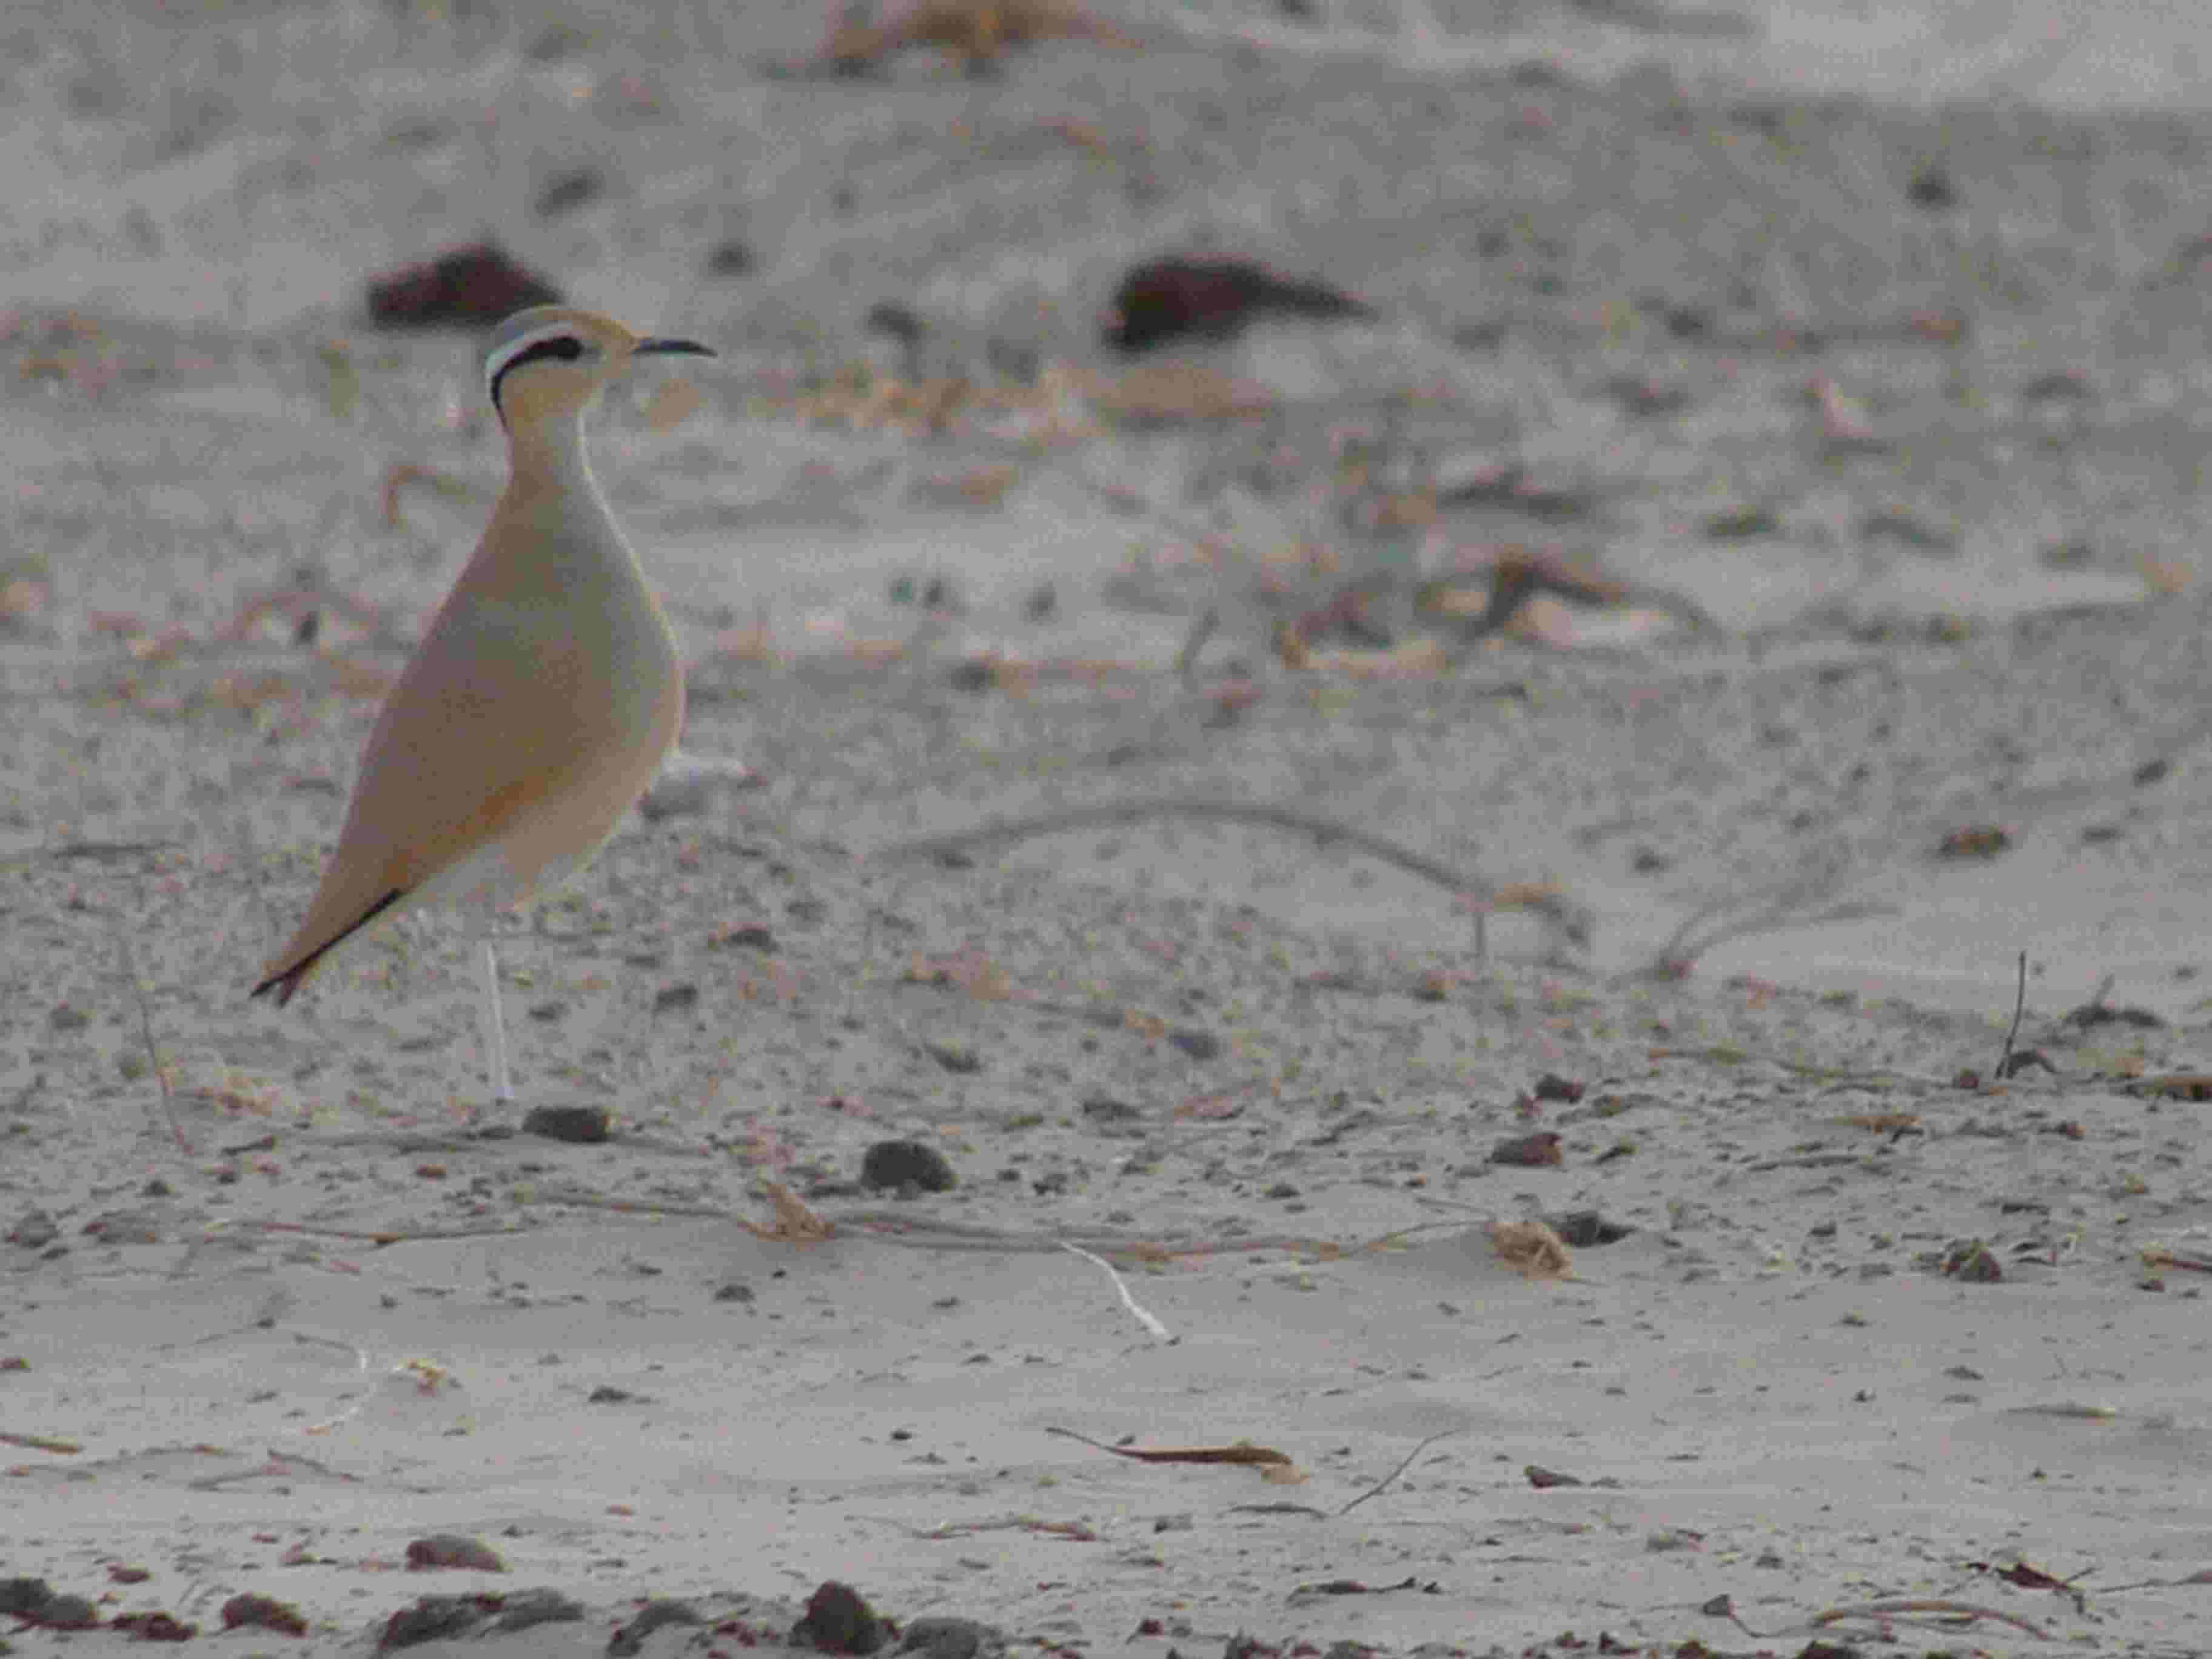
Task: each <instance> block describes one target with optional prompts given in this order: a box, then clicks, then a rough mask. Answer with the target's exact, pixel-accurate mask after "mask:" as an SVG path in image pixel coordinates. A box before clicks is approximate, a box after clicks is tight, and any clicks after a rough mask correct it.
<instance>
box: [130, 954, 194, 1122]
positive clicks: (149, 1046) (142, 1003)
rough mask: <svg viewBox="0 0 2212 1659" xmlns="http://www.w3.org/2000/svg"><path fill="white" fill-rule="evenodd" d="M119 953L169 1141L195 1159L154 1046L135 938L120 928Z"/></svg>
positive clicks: (152, 1015)
mask: <svg viewBox="0 0 2212 1659" xmlns="http://www.w3.org/2000/svg"><path fill="white" fill-rule="evenodd" d="M115 949H116V953H117V954H118V956H120V957H122V958H123V978H124V981H125V983H127V984H128V985H129V986H130V987H131V1000H132V1001H134V1002H136V1003H137V1006H138V1036H139V1040H140V1041H141V1042H144V1043H145V1045H146V1063H147V1064H148V1065H149V1066H152V1067H153V1068H154V1081H155V1082H156V1083H158V1084H160V1085H161V1115H162V1116H163V1117H165V1118H167V1120H168V1124H169V1138H170V1139H173V1140H174V1141H175V1142H176V1143H177V1150H178V1151H179V1152H182V1153H183V1154H184V1155H185V1157H186V1158H190V1157H191V1156H192V1143H191V1140H190V1139H187V1138H186V1137H185V1129H184V1126H183V1125H182V1124H181V1123H179V1122H178V1121H177V1102H176V1097H174V1096H173V1094H171V1093H170V1091H169V1068H168V1067H167V1066H164V1065H162V1064H161V1049H160V1048H157V1047H156V1046H155V1042H154V1011H153V1009H152V1008H151V1007H150V1006H148V1003H147V1000H146V987H145V984H144V982H143V981H141V980H140V979H139V977H138V964H137V961H136V960H135V959H134V958H133V957H132V956H131V935H130V934H129V933H125V932H124V930H123V927H121V926H120V925H118V927H117V928H116V930H115Z"/></svg>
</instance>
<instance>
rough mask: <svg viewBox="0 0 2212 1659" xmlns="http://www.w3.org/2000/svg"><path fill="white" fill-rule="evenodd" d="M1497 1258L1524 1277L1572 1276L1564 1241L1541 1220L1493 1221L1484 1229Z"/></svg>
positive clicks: (1571, 1259)
mask: <svg viewBox="0 0 2212 1659" xmlns="http://www.w3.org/2000/svg"><path fill="white" fill-rule="evenodd" d="M1486 1231H1488V1233H1489V1236H1490V1248H1491V1249H1493V1250H1495V1251H1497V1252H1498V1260H1499V1261H1503V1262H1504V1264H1505V1265H1506V1266H1507V1267H1510V1268H1512V1269H1513V1270H1514V1271H1515V1272H1516V1273H1520V1274H1521V1275H1522V1277H1523V1278H1525V1279H1571V1278H1573V1277H1574V1267H1575V1258H1574V1254H1573V1252H1572V1251H1571V1250H1569V1249H1567V1243H1566V1241H1565V1239H1563V1238H1561V1237H1559V1234H1557V1233H1555V1232H1553V1231H1552V1230H1551V1228H1549V1227H1547V1225H1544V1223H1542V1222H1541V1221H1493V1222H1492V1223H1491V1224H1490V1225H1489V1227H1488V1228H1487V1229H1486Z"/></svg>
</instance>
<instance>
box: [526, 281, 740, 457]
mask: <svg viewBox="0 0 2212 1659" xmlns="http://www.w3.org/2000/svg"><path fill="white" fill-rule="evenodd" d="M645 356H671V357H672V356H690V357H711V356H714V352H712V351H711V350H709V349H708V348H707V347H705V346H702V345H701V344H699V343H697V342H696V341H695V340H673V339H664V338H659V337H647V336H644V335H638V334H633V333H631V332H630V331H629V330H628V329H626V328H624V327H623V325H621V324H620V323H618V322H616V321H615V320H614V319H612V318H611V317H602V316H600V315H599V313H596V312H591V311H579V310H576V309H574V307H569V306H532V307H530V308H529V309H528V310H526V311H518V312H516V313H514V315H513V316H512V317H509V318H508V319H507V320H506V321H505V322H503V323H501V325H499V326H498V327H497V328H496V329H495V330H494V331H492V337H491V339H490V341H489V343H487V344H486V345H485V347H484V360H483V376H484V392H485V394H486V395H487V396H489V398H490V399H491V406H492V407H493V408H494V409H495V410H497V411H498V412H499V418H500V420H501V422H502V423H503V424H504V425H505V426H506V427H507V428H508V429H509V430H510V431H512V430H513V428H516V427H517V426H520V425H531V424H534V423H536V422H539V421H543V420H545V419H548V418H549V417H556V416H574V415H577V414H580V413H581V412H582V411H583V410H584V409H586V407H587V406H589V404H591V401H592V398H596V397H597V396H599V393H600V392H603V391H604V390H605V389H606V387H607V386H610V385H611V384H612V383H613V382H614V381H616V380H619V379H621V378H622V376H623V374H625V373H626V372H628V370H629V366H630V362H631V360H632V359H634V358H637V357H645Z"/></svg>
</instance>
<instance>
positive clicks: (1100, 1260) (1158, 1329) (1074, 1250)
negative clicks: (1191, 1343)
mask: <svg viewBox="0 0 2212 1659" xmlns="http://www.w3.org/2000/svg"><path fill="white" fill-rule="evenodd" d="M1060 1249H1063V1250H1066V1252H1067V1253H1068V1254H1069V1255H1079V1256H1081V1257H1082V1258H1083V1259H1084V1260H1085V1261H1088V1262H1089V1263H1090V1264H1091V1266H1092V1267H1096V1268H1097V1269H1098V1270H1099V1272H1101V1273H1104V1274H1105V1275H1106V1277H1107V1278H1109V1279H1112V1280H1113V1281H1114V1288H1115V1290H1116V1291H1120V1292H1121V1305H1122V1306H1123V1307H1125V1308H1127V1310H1129V1311H1130V1312H1131V1313H1132V1314H1133V1315H1134V1316H1136V1321H1137V1322H1138V1323H1139V1325H1142V1326H1143V1327H1144V1328H1146V1330H1147V1331H1149V1332H1151V1333H1152V1339H1153V1340H1155V1341H1158V1342H1167V1343H1172V1342H1174V1340H1175V1337H1174V1335H1173V1334H1172V1333H1170V1331H1169V1329H1168V1328H1167V1327H1166V1326H1165V1325H1163V1324H1162V1323H1160V1322H1159V1321H1158V1320H1157V1319H1155V1318H1153V1317H1152V1315H1151V1314H1149V1313H1147V1312H1146V1311H1145V1310H1144V1309H1143V1308H1141V1307H1139V1305H1138V1304H1137V1298H1136V1297H1133V1296H1131V1295H1130V1294H1129V1287H1128V1286H1127V1285H1125V1284H1123V1283H1122V1282H1121V1274H1120V1273H1116V1272H1115V1271H1114V1264H1113V1263H1112V1262H1110V1261H1107V1260H1106V1258H1105V1257H1103V1256H1100V1255H1091V1252H1090V1251H1088V1250H1086V1249H1084V1248H1083V1247H1082V1246H1081V1245H1079V1244H1071V1243H1068V1242H1067V1241H1066V1239H1064V1238H1063V1239H1062V1240H1060Z"/></svg>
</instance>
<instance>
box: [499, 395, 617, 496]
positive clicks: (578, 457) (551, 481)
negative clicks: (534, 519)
mask: <svg viewBox="0 0 2212 1659" xmlns="http://www.w3.org/2000/svg"><path fill="white" fill-rule="evenodd" d="M507 462H508V471H507V499H508V501H511V502H513V503H514V504H515V505H517V506H523V505H525V504H526V503H528V502H530V501H533V500H537V499H543V500H544V501H547V502H548V503H549V504H550V505H553V506H555V507H557V508H558V509H559V510H561V511H565V512H571V513H573V512H574V511H576V510H577V507H579V505H580V502H579V501H577V500H576V499H575V498H577V497H582V498H584V499H585V500H586V501H592V502H594V503H602V505H603V498H602V497H601V496H600V495H599V481H598V480H597V479H595V478H593V477H592V465H591V462H590V461H589V460H587V459H586V458H585V454H584V422H583V417H582V416H580V415H568V416H556V417H554V418H551V419H548V420H544V421H533V422H529V423H528V424H526V425H520V426H517V427H515V428H513V429H512V430H511V431H509V432H508V434H507Z"/></svg>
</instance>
